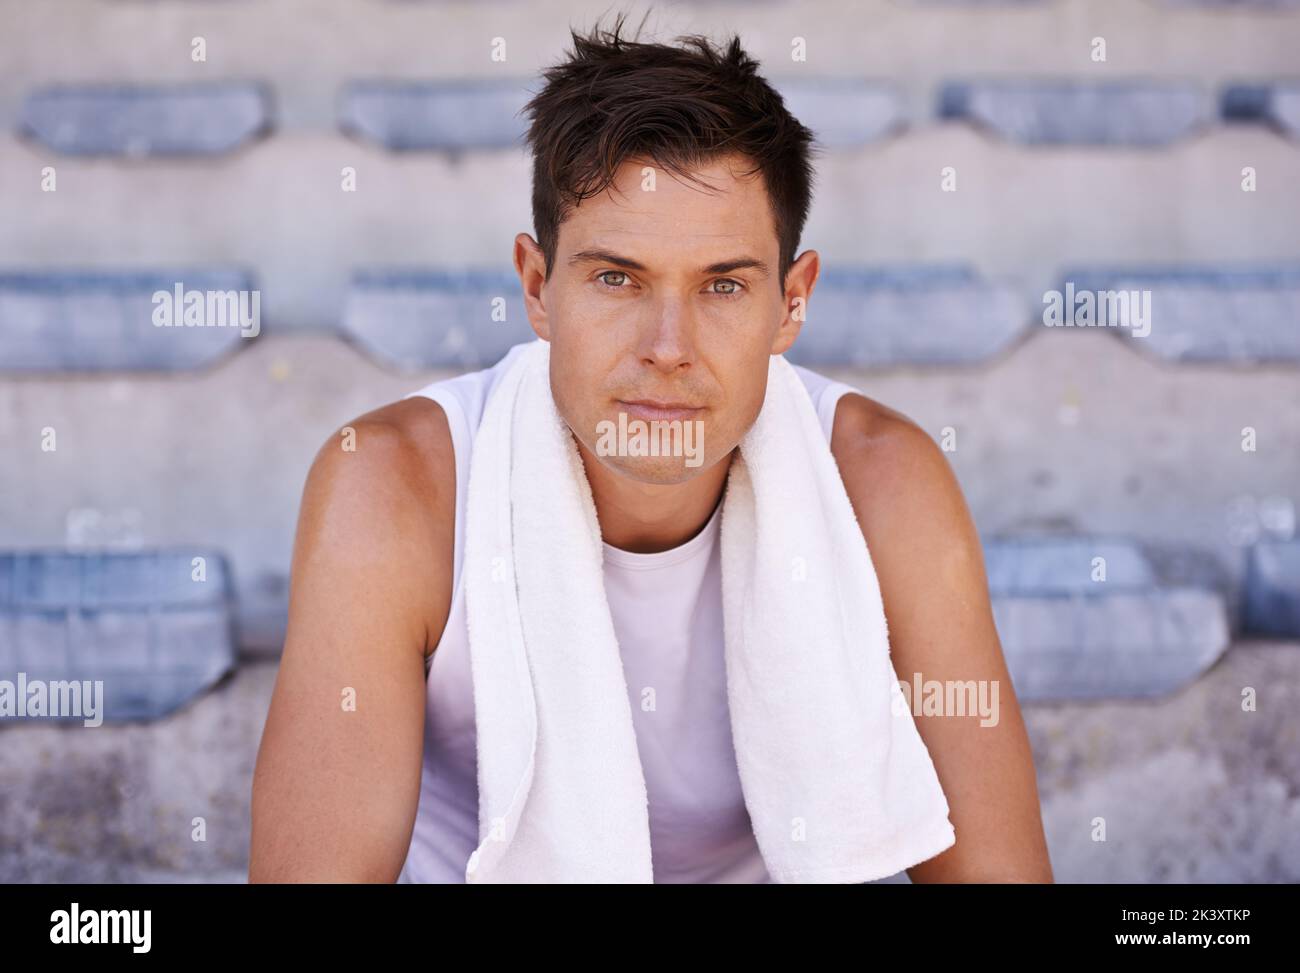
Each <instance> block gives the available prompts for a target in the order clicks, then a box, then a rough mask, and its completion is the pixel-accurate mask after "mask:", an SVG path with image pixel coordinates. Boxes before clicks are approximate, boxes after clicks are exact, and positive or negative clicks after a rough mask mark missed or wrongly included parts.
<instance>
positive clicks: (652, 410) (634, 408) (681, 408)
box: [618, 399, 704, 422]
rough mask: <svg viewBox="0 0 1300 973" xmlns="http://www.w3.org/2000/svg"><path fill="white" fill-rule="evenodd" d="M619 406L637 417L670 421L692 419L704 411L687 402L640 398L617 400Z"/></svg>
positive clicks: (701, 407)
mask: <svg viewBox="0 0 1300 973" xmlns="http://www.w3.org/2000/svg"><path fill="white" fill-rule="evenodd" d="M618 404H619V407H620V409H621V410H622V411H624V412H626V413H627V414H628V415H629V416H632V417H634V418H637V419H646V420H654V419H659V420H662V421H664V422H672V421H673V420H674V419H694V418H696V417H698V416H699V415H700V413H702V412H703V411H704V407H703V406H693V405H691V404H690V403H688V402H655V401H653V400H650V399H641V400H639V401H635V402H625V401H623V400H622V399H619V400H618Z"/></svg>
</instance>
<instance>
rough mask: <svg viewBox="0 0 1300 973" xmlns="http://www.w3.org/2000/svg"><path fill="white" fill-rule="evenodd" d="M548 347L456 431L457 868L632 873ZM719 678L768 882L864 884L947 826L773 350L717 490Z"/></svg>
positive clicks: (593, 562)
mask: <svg viewBox="0 0 1300 973" xmlns="http://www.w3.org/2000/svg"><path fill="white" fill-rule="evenodd" d="M549 362H550V345H549V343H547V342H545V341H543V340H541V339H537V340H535V341H533V342H531V343H530V344H529V345H527V346H526V347H525V349H524V350H523V352H522V353H521V354H520V355H519V356H517V359H516V361H515V362H514V363H512V364H511V366H510V367H509V368H508V369H507V370H506V371H505V373H504V374H503V375H502V376H501V378H500V380H499V381H498V383H497V385H496V387H495V388H494V389H493V391H492V394H491V395H490V396H489V399H488V401H487V403H486V405H485V408H484V413H483V418H482V424H481V426H480V428H479V431H478V434H477V435H476V437H475V440H474V452H473V460H472V462H471V466H470V479H469V494H468V499H467V503H468V518H467V525H466V528H467V529H466V542H465V543H466V553H465V558H466V567H465V570H466V576H465V577H466V598H467V610H468V622H469V641H470V658H471V667H472V672H473V683H474V705H475V711H476V712H475V724H476V727H477V750H478V785H479V837H480V839H481V843H480V844H479V846H478V848H477V850H475V852H474V853H473V854H472V855H471V856H470V859H469V861H468V863H467V865H466V873H465V878H466V881H469V882H556V883H558V882H621V883H626V882H651V881H653V870H652V866H651V856H650V823H649V814H648V808H647V801H646V787H645V779H644V777H643V775H642V770H641V763H640V758H639V756H638V753H637V744H636V735H635V730H634V729H633V724H632V710H631V701H630V700H629V698H628V690H627V683H626V680H625V678H624V674H623V666H622V660H621V658H620V656H619V650H618V642H617V638H616V636H615V632H614V625H613V621H612V619H611V616H610V612H609V605H608V602H607V601H606V599H605V591H604V577H603V573H602V551H603V549H602V547H601V534H600V527H599V524H598V522H597V517H596V508H595V504H594V502H593V500H592V495H591V487H590V484H588V482H587V479H586V475H585V472H584V470H583V466H582V460H581V458H580V457H579V454H578V450H577V446H576V444H575V442H574V440H573V436H572V433H571V432H570V431H569V428H568V426H567V424H566V423H565V422H564V420H563V419H562V418H561V417H560V415H559V413H558V411H557V410H556V408H555V401H554V399H553V398H552V396H551V388H550V378H549ZM721 532H722V534H721V541H720V543H721V546H722V551H721V555H722V561H721V564H722V597H723V618H724V628H725V632H726V639H725V642H726V645H725V655H726V673H727V698H728V703H729V706H730V714H731V726H732V737H733V742H734V745H735V750H736V763H737V767H738V768H739V771H740V782H741V789H742V792H743V794H744V799H745V806H746V808H747V809H748V811H749V816H750V820H751V823H752V824H753V828H754V835H755V837H756V839H757V843H758V847H759V851H760V853H761V855H762V857H763V861H764V864H765V865H766V867H767V870H768V873H769V874H770V875H771V876H772V878H773V879H774V880H775V881H778V882H865V881H871V880H874V879H878V878H883V877H885V876H888V875H893V874H895V873H897V872H900V871H902V870H903V869H905V868H907V867H909V866H911V865H914V864H916V863H917V862H921V861H924V860H926V859H927V858H932V857H933V856H935V855H937V854H938V853H939V852H941V851H943V850H944V849H945V848H948V847H949V846H951V845H952V844H953V843H954V842H955V840H956V837H955V834H954V831H953V827H952V824H951V823H950V822H949V821H948V802H947V800H946V798H945V797H944V793H943V790H942V788H941V787H940V785H939V780H938V777H937V775H936V774H935V770H934V765H933V763H932V762H931V760H930V755H929V752H928V751H927V750H926V748H925V744H924V742H923V741H922V740H921V737H920V734H919V733H918V732H917V730H916V725H915V723H914V722H913V720H912V715H911V713H910V711H909V709H908V707H906V706H903V705H897V704H896V699H901V697H902V694H901V691H900V689H899V687H898V680H897V676H896V674H895V672H894V669H893V665H892V663H891V662H890V658H889V643H888V637H887V633H886V629H885V615H884V611H883V608H882V605H881V600H880V589H879V586H878V584H877V581H876V575H875V570H874V568H873V567H872V564H871V558H870V556H869V554H868V552H867V547H866V543H865V542H864V540H863V537H862V532H861V528H860V527H859V526H858V523H857V518H856V516H855V515H854V513H853V508H852V506H851V505H850V503H849V498H848V495H847V493H846V492H845V490H844V485H843V482H842V481H841V480H840V476H839V473H838V470H837V468H836V465H835V460H834V457H833V456H832V455H831V452H830V449H829V447H828V446H827V443H826V437H825V435H824V434H823V432H822V430H821V427H820V425H819V423H818V420H817V417H816V415H815V414H814V411H813V407H812V402H811V400H810V399H809V397H808V394H807V392H806V391H805V389H804V388H803V386H802V384H801V382H800V380H799V377H798V375H796V374H795V372H794V369H793V368H792V367H791V365H790V364H789V362H787V361H786V360H785V358H784V357H782V356H773V357H772V358H771V361H770V365H769V369H768V385H767V396H766V399H765V401H764V403H763V407H762V409H761V410H760V412H759V416H758V418H757V420H756V421H755V423H754V425H753V427H752V428H751V429H750V430H749V432H748V433H747V434H746V435H745V436H744V438H743V439H742V440H741V442H740V447H739V451H738V454H737V455H736V456H735V457H734V458H733V461H732V466H731V470H730V473H729V476H728V481H727V486H726V492H725V494H724V496H723V509H722V524H721Z"/></svg>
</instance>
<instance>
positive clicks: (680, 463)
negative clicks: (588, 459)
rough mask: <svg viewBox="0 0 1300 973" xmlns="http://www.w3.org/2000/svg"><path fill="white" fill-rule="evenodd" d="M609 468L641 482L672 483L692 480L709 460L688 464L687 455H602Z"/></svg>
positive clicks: (600, 458) (601, 460) (704, 467)
mask: <svg viewBox="0 0 1300 973" xmlns="http://www.w3.org/2000/svg"><path fill="white" fill-rule="evenodd" d="M598 458H599V460H600V462H601V464H602V465H604V467H605V468H606V469H608V470H611V471H613V472H615V473H617V474H618V475H619V476H625V477H627V478H628V479H630V480H636V481H638V482H640V483H657V484H665V485H666V484H672V483H685V482H686V481H688V480H692V479H694V478H695V477H697V476H699V474H700V473H701V472H702V471H703V470H704V469H706V468H707V466H708V464H707V462H701V463H700V464H699V465H698V466H687V465H686V464H687V462H688V461H690V458H689V457H685V456H600V457H598Z"/></svg>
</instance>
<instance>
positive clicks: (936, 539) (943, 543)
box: [831, 393, 1053, 882]
mask: <svg viewBox="0 0 1300 973" xmlns="http://www.w3.org/2000/svg"><path fill="white" fill-rule="evenodd" d="M831 448H832V452H833V453H834V454H835V459H836V462H837V463H838V464H839V467H840V474H841V476H842V477H843V479H844V484H845V488H846V490H847V492H848V494H849V499H850V500H851V502H852V504H853V508H854V511H855V512H856V514H857V517H858V522H859V524H860V525H861V527H862V533H863V536H864V537H865V538H866V542H867V549H868V551H869V552H870V554H871V560H872V563H873V565H874V566H875V570H876V575H877V578H878V579H879V582H880V592H881V598H882V600H883V602H884V608H885V618H886V621H887V623H888V626H889V641H890V651H891V656H892V660H893V665H894V671H895V673H896V674H897V676H898V678H899V680H901V681H903V682H905V683H907V684H908V686H909V687H910V686H912V685H914V684H915V682H916V681H917V678H918V677H917V674H919V681H921V682H922V683H924V682H926V681H929V680H937V681H938V683H939V684H940V685H942V686H946V685H947V684H948V682H949V680H954V681H959V682H961V683H967V682H968V681H973V682H974V683H975V685H976V686H977V687H979V688H980V690H981V691H982V692H983V693H984V695H983V696H981V697H978V698H979V699H982V700H984V702H985V703H990V702H992V701H996V707H989V708H986V713H993V714H996V722H994V723H992V725H988V726H984V725H981V723H984V722H990V720H989V719H988V718H987V717H981V715H980V713H979V711H978V709H976V711H975V712H970V711H969V710H968V711H967V714H966V715H955V714H951V713H949V714H945V715H929V716H927V715H916V716H914V719H915V721H916V727H917V730H918V731H919V733H920V735H921V739H922V740H923V741H924V742H925V745H926V747H927V748H928V750H929V751H930V757H931V759H932V760H933V762H934V766H935V770H936V772H937V773H938V776H939V782H940V784H941V785H942V787H943V791H944V794H945V795H946V796H947V799H948V806H949V811H950V814H949V818H950V820H951V821H952V824H953V827H954V829H955V831H956V836H957V838H956V843H955V844H954V845H953V846H952V847H950V848H948V849H947V850H946V851H944V852H943V853H942V854H939V855H936V856H935V857H934V858H931V859H929V860H927V861H924V862H921V863H919V864H917V865H914V866H912V867H911V868H909V869H908V870H907V872H908V875H909V876H910V877H911V879H912V881H913V882H1051V881H1052V880H1053V879H1052V870H1051V862H1050V860H1049V858H1048V852H1047V841H1046V838H1045V836H1044V833H1043V823H1042V813H1041V809H1040V807H1039V801H1038V786H1037V780H1036V776H1035V772H1034V763H1033V755H1032V752H1031V750H1030V746H1029V736H1028V734H1027V733H1026V731H1025V724H1024V720H1023V718H1022V717H1021V713H1020V707H1019V705H1018V703H1017V702H1016V696H1015V691H1014V689H1013V688H1012V685H1011V677H1010V674H1009V673H1008V671H1007V666H1006V661H1005V659H1004V658H1003V655H1002V646H1001V644H1000V642H999V641H998V634H997V629H996V627H995V625H994V622H993V610H992V605H991V603H990V600H989V593H988V581H987V578H986V575H985V570H984V558H983V552H982V550H981V547H980V541H979V535H978V533H977V532H976V530H975V526H974V523H973V521H972V519H971V516H970V512H969V510H968V509H967V506H966V502H965V500H964V498H963V497H962V493H961V488H960V487H959V486H958V484H957V479H956V477H955V476H954V474H953V472H952V469H951V467H950V466H949V465H948V461H947V458H946V457H945V456H944V455H943V452H942V451H941V450H940V449H939V447H938V446H937V445H936V444H935V442H934V441H933V440H932V439H931V438H930V437H929V436H928V435H927V434H926V433H925V431H924V430H922V429H921V428H920V427H918V426H917V425H916V424H915V423H913V422H912V421H911V420H910V419H908V418H907V417H906V416H903V415H902V414H900V413H898V412H895V411H894V410H892V409H889V408H888V407H886V406H883V405H881V404H879V403H877V402H875V401H873V400H871V399H868V398H867V397H865V396H862V395H859V394H856V393H851V394H845V395H844V396H843V397H842V398H841V399H840V405H839V408H838V409H837V412H836V417H835V427H834V434H833V438H832V443H831ZM994 690H996V692H997V695H996V696H993V695H992V692H993V691H994ZM909 698H910V697H909ZM944 698H945V699H946V698H947V693H945V694H944ZM918 709H919V707H918V706H917V705H915V704H913V713H916V711H917V710H918Z"/></svg>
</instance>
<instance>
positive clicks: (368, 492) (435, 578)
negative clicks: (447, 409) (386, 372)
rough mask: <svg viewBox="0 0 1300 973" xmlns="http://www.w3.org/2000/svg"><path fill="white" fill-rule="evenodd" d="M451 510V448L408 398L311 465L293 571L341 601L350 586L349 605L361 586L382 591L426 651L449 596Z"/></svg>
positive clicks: (443, 431)
mask: <svg viewBox="0 0 1300 973" xmlns="http://www.w3.org/2000/svg"><path fill="white" fill-rule="evenodd" d="M455 504H456V467H455V452H454V449H453V446H452V439H451V432H450V429H449V427H448V423H447V417H446V414H445V413H444V412H443V410H442V407H441V406H439V405H438V404H437V403H436V402H434V401H433V400H431V399H427V398H424V397H422V396H416V397H412V398H409V399H402V400H400V401H397V402H393V403H390V404H388V405H385V406H382V407H381V408H378V409H375V410H372V411H371V412H367V413H365V414H363V415H360V416H357V417H356V418H354V419H352V420H350V421H349V422H346V423H344V424H343V425H341V426H340V427H339V428H338V429H336V430H335V432H334V433H333V434H331V435H330V437H329V438H328V439H326V441H325V442H324V443H323V444H322V445H321V447H320V449H319V450H318V451H317V453H316V456H315V458H314V460H313V461H312V464H311V468H310V470H309V471H308V474H307V480H306V485H305V486H304V489H303V497H302V507H301V512H300V515H299V527H298V539H297V541H296V542H295V550H294V573H295V574H298V575H301V574H303V573H304V572H311V573H312V574H314V575H316V576H317V580H318V581H319V582H321V583H319V584H317V585H314V586H313V587H316V588H319V589H322V590H325V591H329V590H331V589H333V590H334V591H335V592H336V593H337V594H339V595H340V596H346V592H347V591H348V590H351V591H352V592H353V593H354V597H353V598H351V599H349V601H355V600H357V599H356V598H355V593H356V592H358V591H360V590H366V591H374V590H384V591H386V592H388V594H389V597H390V598H391V599H395V601H396V603H392V602H390V603H389V604H388V605H387V607H388V608H390V609H396V610H397V611H399V612H400V613H402V614H406V612H407V611H408V610H409V611H410V612H412V613H413V615H418V616H420V617H419V623H420V625H421V626H423V627H424V628H425V629H427V630H428V631H426V632H425V635H424V638H423V640H426V641H427V640H431V644H430V645H429V646H428V648H432V645H433V644H436V643H437V639H438V637H439V636H440V634H441V624H443V623H445V620H446V608H447V606H449V603H450V597H451V594H450V589H451V573H452V551H453V546H454V543H455V515H456V506H455ZM322 576H323V577H322ZM291 581H292V579H291ZM431 589H432V590H431ZM444 589H445V591H444ZM444 595H445V597H444ZM291 596H292V592H291ZM444 601H445V602H447V606H443V605H442V604H441V603H442V602H444ZM439 616H441V618H439Z"/></svg>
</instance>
